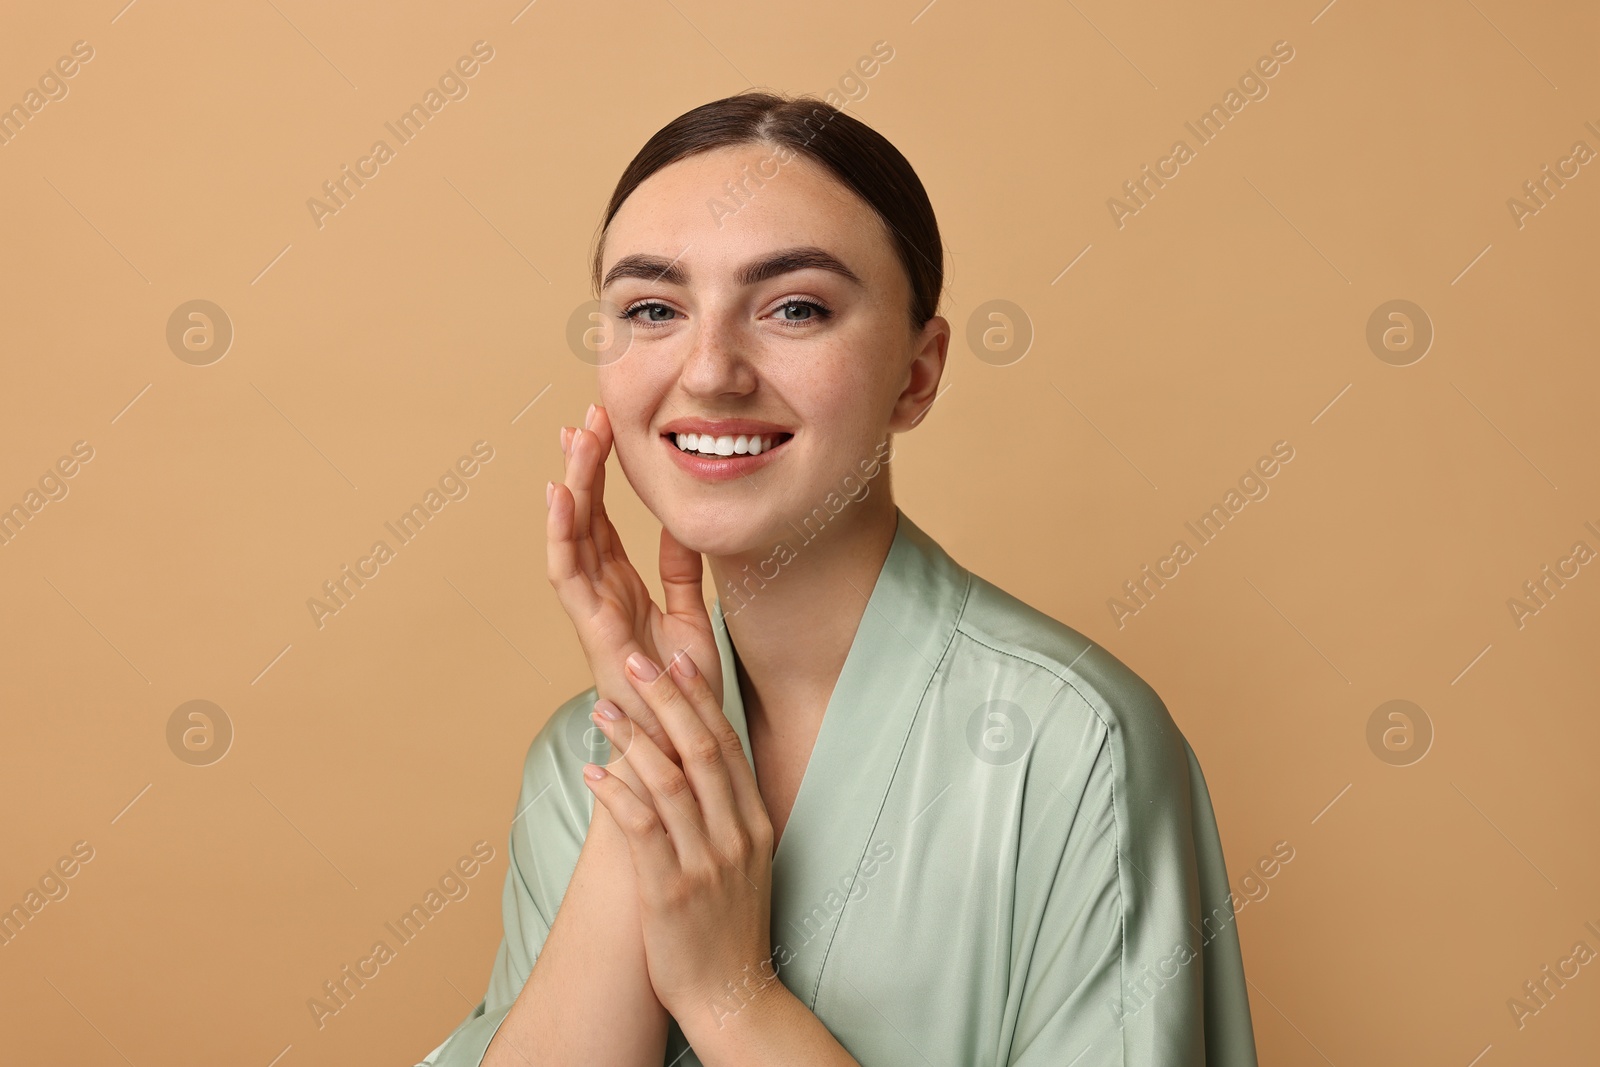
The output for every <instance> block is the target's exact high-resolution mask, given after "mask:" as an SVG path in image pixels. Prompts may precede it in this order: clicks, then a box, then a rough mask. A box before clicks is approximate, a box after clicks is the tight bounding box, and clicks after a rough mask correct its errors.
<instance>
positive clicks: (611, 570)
mask: <svg viewBox="0 0 1600 1067" xmlns="http://www.w3.org/2000/svg"><path fill="white" fill-rule="evenodd" d="M586 426H587V428H586V429H578V428H577V427H563V428H562V430H561V440H562V451H563V452H564V453H565V454H566V474H565V478H564V481H562V482H556V483H552V485H551V487H550V489H549V490H548V491H547V495H546V504H547V505H548V507H549V516H548V518H547V520H546V534H547V538H548V542H549V578H550V584H551V585H552V586H553V587H554V588H555V592H556V597H557V599H559V600H560V601H561V606H562V608H563V609H565V610H566V613H567V615H568V616H569V617H570V618H571V619H572V623H573V626H574V627H575V628H576V629H577V632H578V642H579V644H580V645H581V646H582V647H583V654H584V656H585V657H586V658H587V660H588V662H589V669H590V671H591V673H592V674H593V676H594V680H595V688H596V689H597V690H598V692H599V694H600V695H601V696H603V697H605V698H607V699H609V700H611V701H612V702H614V703H616V704H618V705H619V706H621V707H622V709H623V710H624V711H625V712H627V713H628V715H629V717H630V718H631V719H632V720H633V721H634V722H635V723H637V724H638V725H639V727H640V728H641V729H642V730H643V731H644V734H645V736H647V737H649V738H650V739H651V740H653V741H654V742H655V744H656V747H657V748H658V749H659V750H660V751H662V752H663V753H665V754H666V756H667V757H668V758H669V759H671V760H673V761H675V762H676V761H678V759H679V756H678V751H677V749H676V748H675V746H674V745H673V742H672V739H671V737H670V736H669V735H668V734H667V732H666V731H665V730H664V729H663V728H662V726H661V723H660V721H659V720H658V719H657V718H656V716H655V714H654V713H653V712H652V711H651V710H650V707H649V705H648V704H647V703H646V702H644V701H643V700H641V699H639V698H638V697H637V696H636V695H635V694H634V691H633V688H632V686H631V685H630V684H629V682H628V679H627V678H626V677H625V676H624V674H623V671H622V670H621V665H622V663H623V662H624V661H625V660H626V659H627V657H628V656H629V655H630V654H632V653H635V652H637V653H641V654H643V655H645V656H647V657H649V658H651V659H652V660H654V661H656V662H658V663H659V662H661V660H662V659H663V658H664V657H663V656H662V655H661V653H660V651H659V650H660V649H675V648H685V649H691V650H692V651H693V653H694V655H695V658H696V660H697V661H698V662H699V663H701V664H703V665H704V666H703V667H702V670H703V671H704V676H705V681H706V684H707V685H708V686H709V688H710V692H711V693H712V694H714V696H715V699H716V701H717V702H718V703H719V704H720V702H721V700H722V660H721V657H720V655H719V654H718V652H717V645H716V639H715V637H714V636H713V634H712V630H711V617H710V615H709V614H707V612H706V606H705V600H704V597H703V595H702V593H701V576H702V574H703V573H704V570H703V564H702V562H701V559H700V554H699V553H698V552H694V551H692V550H690V549H688V548H685V547H684V546H683V545H681V544H679V543H678V541H677V539H676V538H674V537H673V536H672V534H671V533H669V532H668V531H667V529H666V527H664V526H663V527H662V529H661V561H660V572H661V586H662V591H663V594H664V597H663V603H664V604H665V610H662V609H661V608H659V607H657V606H656V603H655V601H654V600H652V599H651V596H650V590H649V589H648V588H647V587H646V586H645V584H644V581H643V579H641V578H640V577H639V573H638V572H637V571H636V570H634V569H633V565H632V564H631V563H629V562H628V555H627V553H626V552H625V551H624V550H623V547H622V540H621V538H619V537H618V536H617V531H616V528H615V527H614V526H612V525H611V520H610V518H608V517H607V515H606V509H605V474H606V457H607V456H608V455H609V454H610V452H611V446H612V433H611V420H610V416H609V415H608V414H607V413H606V410H605V409H604V408H602V407H599V406H598V405H591V406H590V408H589V416H588V419H587V423H586ZM617 751H620V750H617Z"/></svg>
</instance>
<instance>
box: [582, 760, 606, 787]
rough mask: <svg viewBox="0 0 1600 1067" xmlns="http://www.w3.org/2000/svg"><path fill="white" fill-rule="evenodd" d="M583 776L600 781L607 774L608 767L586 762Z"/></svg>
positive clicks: (592, 780) (593, 780)
mask: <svg viewBox="0 0 1600 1067" xmlns="http://www.w3.org/2000/svg"><path fill="white" fill-rule="evenodd" d="M583 776H584V777H585V778H587V779H589V781H591V782H598V781H599V780H600V779H602V778H604V777H605V776H606V769H605V768H604V767H596V766H595V765H594V764H592V763H587V764H584V767H583Z"/></svg>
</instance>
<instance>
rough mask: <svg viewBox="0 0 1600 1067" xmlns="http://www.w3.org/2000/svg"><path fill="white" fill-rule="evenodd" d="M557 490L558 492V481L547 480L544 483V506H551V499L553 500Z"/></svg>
mask: <svg viewBox="0 0 1600 1067" xmlns="http://www.w3.org/2000/svg"><path fill="white" fill-rule="evenodd" d="M555 492H556V483H555V482H545V483H544V506H545V507H549V506H550V500H551V498H552V497H554V496H555Z"/></svg>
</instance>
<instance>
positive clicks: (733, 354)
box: [678, 315, 756, 397]
mask: <svg viewBox="0 0 1600 1067" xmlns="http://www.w3.org/2000/svg"><path fill="white" fill-rule="evenodd" d="M748 344H749V338H748V337H746V336H745V335H744V332H743V331H742V329H741V328H740V326H739V323H738V322H737V321H736V320H733V319H732V318H731V317H729V316H714V315H707V316H702V317H700V318H699V319H698V320H696V322H695V324H694V326H693V327H692V329H691V331H690V335H689V338H688V346H689V347H688V351H686V352H685V353H684V358H683V366H682V368H681V369H680V370H679V372H678V381H679V384H680V385H682V386H683V389H684V391H685V392H688V393H690V394H691V395H694V396H699V397H715V396H725V395H728V394H734V395H743V394H745V393H748V392H750V391H751V390H752V389H754V388H755V383H756V374H755V367H754V365H753V364H752V363H751V362H750V359H749V358H748V353H749V348H748Z"/></svg>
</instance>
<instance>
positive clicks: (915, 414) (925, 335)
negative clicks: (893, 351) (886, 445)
mask: <svg viewBox="0 0 1600 1067" xmlns="http://www.w3.org/2000/svg"><path fill="white" fill-rule="evenodd" d="M949 348H950V322H949V320H947V319H946V318H945V317H944V316H943V315H935V316H934V317H933V318H931V319H929V320H928V321H927V322H926V323H925V324H924V325H923V327H922V332H921V333H919V334H918V335H917V337H916V340H915V341H914V342H913V347H912V353H911V363H910V365H909V366H908V367H907V368H906V374H905V384H904V386H903V387H902V388H901V391H900V395H899V396H898V397H896V398H895V402H894V411H893V413H892V414H891V415H890V416H889V432H890V433H903V432H905V431H906V430H910V429H912V428H914V427H915V426H916V425H917V424H918V423H920V422H921V421H922V419H923V416H925V415H927V414H928V409H929V408H931V407H933V402H934V401H935V400H937V399H938V397H939V379H940V378H941V377H942V376H943V375H944V361H945V355H946V353H947V352H948V351H949Z"/></svg>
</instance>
